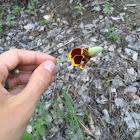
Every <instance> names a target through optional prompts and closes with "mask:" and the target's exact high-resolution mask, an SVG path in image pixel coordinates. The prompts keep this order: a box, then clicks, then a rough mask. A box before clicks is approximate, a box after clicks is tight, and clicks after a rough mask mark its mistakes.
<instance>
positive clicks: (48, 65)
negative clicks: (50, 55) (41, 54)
mask: <svg viewBox="0 0 140 140" xmlns="http://www.w3.org/2000/svg"><path fill="white" fill-rule="evenodd" d="M44 68H45V69H46V70H47V71H49V72H50V73H51V74H53V71H54V69H55V64H54V63H53V62H52V61H50V60H47V61H46V62H45V64H44Z"/></svg>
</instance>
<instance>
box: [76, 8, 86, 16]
mask: <svg viewBox="0 0 140 140" xmlns="http://www.w3.org/2000/svg"><path fill="white" fill-rule="evenodd" d="M75 9H78V10H79V13H80V14H81V15H83V12H82V11H83V10H84V11H85V10H86V9H85V7H83V6H76V7H75Z"/></svg>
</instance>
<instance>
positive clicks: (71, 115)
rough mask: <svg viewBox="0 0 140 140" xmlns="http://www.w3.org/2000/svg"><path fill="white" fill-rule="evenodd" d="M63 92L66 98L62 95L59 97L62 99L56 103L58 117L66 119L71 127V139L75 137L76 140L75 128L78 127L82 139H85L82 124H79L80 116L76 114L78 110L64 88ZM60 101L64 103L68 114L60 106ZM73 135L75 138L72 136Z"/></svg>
mask: <svg viewBox="0 0 140 140" xmlns="http://www.w3.org/2000/svg"><path fill="white" fill-rule="evenodd" d="M62 93H63V97H64V99H62V98H61V97H59V99H60V101H58V104H57V105H56V108H55V110H56V112H57V114H58V119H59V118H61V119H64V120H65V121H66V126H67V128H68V129H69V137H70V138H69V139H73V140H75V137H74V136H75V128H77V129H78V130H79V132H80V136H81V140H84V139H85V138H84V135H83V133H82V131H81V128H80V125H79V121H78V118H77V116H76V111H75V109H74V107H73V106H72V104H71V101H70V99H69V97H68V95H67V94H66V93H65V92H64V91H63V90H62ZM59 103H63V105H64V107H65V108H66V110H67V114H66V113H65V112H63V111H62V110H61V109H60V107H59ZM72 136H73V138H72Z"/></svg>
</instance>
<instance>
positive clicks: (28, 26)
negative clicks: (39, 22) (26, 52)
mask: <svg viewBox="0 0 140 140" xmlns="http://www.w3.org/2000/svg"><path fill="white" fill-rule="evenodd" d="M34 28H35V24H31V23H29V24H27V25H26V26H24V29H26V30H27V31H29V30H34Z"/></svg>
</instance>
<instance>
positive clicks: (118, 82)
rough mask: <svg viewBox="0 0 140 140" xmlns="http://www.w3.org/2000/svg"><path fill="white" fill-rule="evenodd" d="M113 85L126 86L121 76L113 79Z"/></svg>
mask: <svg viewBox="0 0 140 140" xmlns="http://www.w3.org/2000/svg"><path fill="white" fill-rule="evenodd" d="M112 85H113V86H114V87H116V88H118V87H120V86H125V85H124V83H123V81H122V80H121V79H120V78H119V76H116V77H115V78H114V79H113V80H112Z"/></svg>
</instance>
